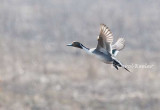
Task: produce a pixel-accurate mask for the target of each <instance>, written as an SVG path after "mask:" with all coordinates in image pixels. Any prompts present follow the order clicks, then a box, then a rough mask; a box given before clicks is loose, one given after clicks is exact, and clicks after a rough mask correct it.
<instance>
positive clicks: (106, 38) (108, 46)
mask: <svg viewBox="0 0 160 110" xmlns="http://www.w3.org/2000/svg"><path fill="white" fill-rule="evenodd" d="M97 39H98V44H97V47H96V48H91V49H89V48H87V47H85V46H84V45H83V44H81V43H80V42H76V41H74V42H72V43H71V44H68V45H67V46H73V47H77V48H80V49H83V50H85V51H86V52H87V53H89V54H91V55H94V56H96V57H97V58H98V59H100V60H101V61H103V62H104V63H106V64H113V66H114V67H115V68H116V69H117V70H118V67H122V68H124V69H125V70H127V71H128V72H130V71H129V70H128V69H127V68H126V67H125V66H124V65H123V64H122V63H121V62H120V61H118V60H117V59H116V58H115V57H116V55H117V54H118V52H119V51H121V50H122V49H123V48H124V47H125V44H124V43H125V40H124V38H119V39H118V40H117V42H116V43H115V44H113V45H112V42H113V35H112V33H111V31H110V30H109V28H108V27H106V25H104V24H101V25H100V34H99V36H98V38H97Z"/></svg>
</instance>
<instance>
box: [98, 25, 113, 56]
mask: <svg viewBox="0 0 160 110" xmlns="http://www.w3.org/2000/svg"><path fill="white" fill-rule="evenodd" d="M97 39H98V45H97V48H96V49H97V50H99V51H101V52H104V53H107V51H108V52H109V53H110V54H112V46H111V45H112V42H113V35H112V33H111V31H110V30H109V28H108V27H106V25H104V24H101V26H100V34H99V36H98V38H97Z"/></svg>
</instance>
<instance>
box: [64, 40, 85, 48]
mask: <svg viewBox="0 0 160 110" xmlns="http://www.w3.org/2000/svg"><path fill="white" fill-rule="evenodd" d="M67 46H72V47H77V48H80V49H83V48H82V46H83V45H82V44H81V43H79V42H76V41H74V42H72V43H71V44H67Z"/></svg>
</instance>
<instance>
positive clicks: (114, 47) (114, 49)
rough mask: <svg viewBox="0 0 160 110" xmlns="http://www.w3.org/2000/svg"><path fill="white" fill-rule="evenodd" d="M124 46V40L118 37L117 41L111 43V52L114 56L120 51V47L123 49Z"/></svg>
mask: <svg viewBox="0 0 160 110" xmlns="http://www.w3.org/2000/svg"><path fill="white" fill-rule="evenodd" d="M124 47H125V40H124V38H119V39H118V40H117V42H116V43H115V44H114V45H112V54H113V55H114V56H116V55H117V54H118V52H119V51H121V50H122V49H124Z"/></svg>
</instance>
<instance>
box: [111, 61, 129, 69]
mask: <svg viewBox="0 0 160 110" xmlns="http://www.w3.org/2000/svg"><path fill="white" fill-rule="evenodd" d="M113 66H114V67H115V68H116V69H117V70H118V67H122V68H124V69H125V70H127V71H128V72H130V71H129V70H128V69H127V68H126V67H125V66H124V65H122V64H121V63H120V62H119V61H118V60H116V59H114V60H113Z"/></svg>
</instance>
